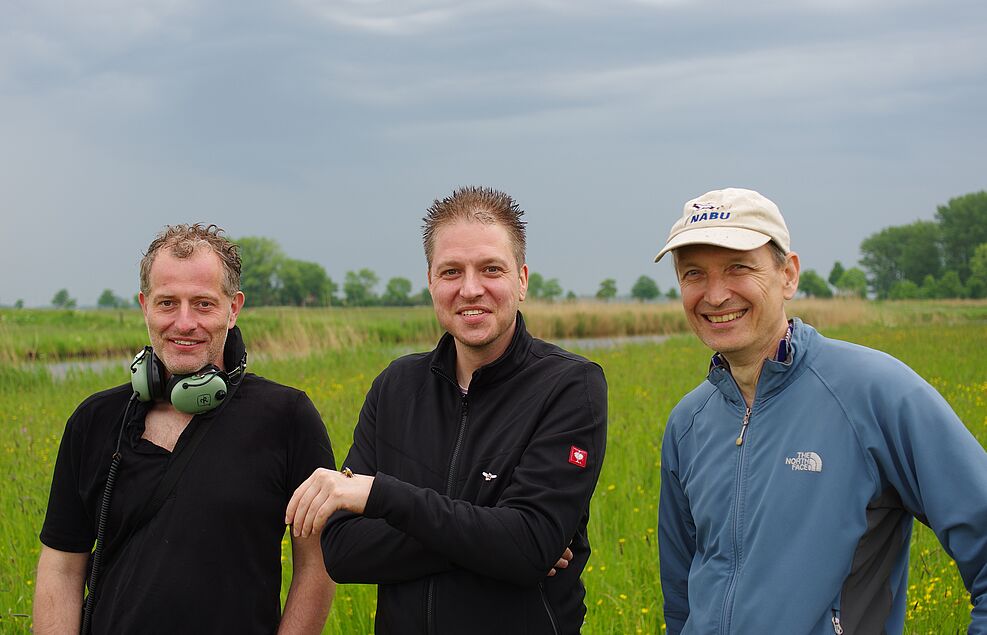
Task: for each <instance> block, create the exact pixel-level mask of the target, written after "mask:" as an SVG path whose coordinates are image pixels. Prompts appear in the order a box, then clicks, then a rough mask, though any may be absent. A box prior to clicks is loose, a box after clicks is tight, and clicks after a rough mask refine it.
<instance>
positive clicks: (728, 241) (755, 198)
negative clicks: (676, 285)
mask: <svg viewBox="0 0 987 635" xmlns="http://www.w3.org/2000/svg"><path fill="white" fill-rule="evenodd" d="M769 240H773V241H775V243H777V244H778V246H779V247H781V248H782V249H783V250H784V252H785V253H786V254H787V253H788V252H789V251H790V249H791V238H790V237H789V235H788V227H787V226H786V225H785V219H784V218H782V217H781V211H780V210H779V209H778V206H777V205H775V204H774V203H772V202H771V201H770V200H768V199H767V198H765V197H764V196H762V195H761V194H758V193H757V192H755V191H754V190H743V189H740V188H735V187H731V188H727V189H725V190H713V191H712V192H706V193H705V194H703V195H702V196H700V197H698V198H694V199H692V200H691V201H689V202H688V203H686V204H685V209H684V213H683V215H682V218H680V219H679V220H678V221H676V223H675V224H674V225H672V231H671V232H669V234H668V241H667V242H666V243H665V246H664V247H663V248H662V250H661V251H659V252H658V255H657V256H655V262H658V261H659V260H661V258H662V256H664V255H665V254H667V253H668V252H669V251H671V250H673V249H678V248H679V247H684V246H686V245H717V246H719V247H726V248H727V249H736V250H737V251H750V250H751V249H757V248H758V247H760V246H761V245H764V244H767V242H768V241H769Z"/></svg>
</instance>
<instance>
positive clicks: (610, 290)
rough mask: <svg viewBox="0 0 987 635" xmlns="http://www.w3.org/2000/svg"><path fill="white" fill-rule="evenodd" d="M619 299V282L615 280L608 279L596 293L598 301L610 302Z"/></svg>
mask: <svg viewBox="0 0 987 635" xmlns="http://www.w3.org/2000/svg"><path fill="white" fill-rule="evenodd" d="M615 297H617V281H616V280H614V279H613V278H607V279H606V280H604V281H603V282H601V283H600V288H599V290H597V292H596V298H597V299H598V300H604V301H609V300H612V299H613V298H615Z"/></svg>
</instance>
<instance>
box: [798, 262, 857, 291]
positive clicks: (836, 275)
mask: <svg viewBox="0 0 987 635" xmlns="http://www.w3.org/2000/svg"><path fill="white" fill-rule="evenodd" d="M844 271H846V270H845V269H844V268H843V263H842V262H840V261H839V260H837V261H836V262H834V263H833V268H832V269H831V270H830V272H829V277H828V278H826V280H827V281H828V282H829V283H830V284H831V285H833V286H834V287H835V286H836V283H837V282H839V280H840V278H842V277H843V272H844ZM800 282H801V281H800ZM800 286H801V285H800Z"/></svg>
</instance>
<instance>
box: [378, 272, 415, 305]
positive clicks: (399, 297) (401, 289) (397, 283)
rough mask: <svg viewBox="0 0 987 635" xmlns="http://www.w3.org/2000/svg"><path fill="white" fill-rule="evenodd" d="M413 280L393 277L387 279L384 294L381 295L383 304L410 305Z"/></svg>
mask: <svg viewBox="0 0 987 635" xmlns="http://www.w3.org/2000/svg"><path fill="white" fill-rule="evenodd" d="M410 293H411V280H408V279H407V278H391V279H390V280H388V281H387V286H386V287H385V289H384V295H383V296H381V298H380V302H381V304H384V305H387V306H408V305H409V304H411V298H409V297H408V295H409V294H410Z"/></svg>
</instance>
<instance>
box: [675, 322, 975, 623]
mask: <svg viewBox="0 0 987 635" xmlns="http://www.w3.org/2000/svg"><path fill="white" fill-rule="evenodd" d="M745 417H746V421H747V424H748V425H747V428H746V430H745V432H744V438H743V442H742V443H741V444H740V445H738V444H737V441H738V437H739V436H740V434H741V428H742V426H743V424H744V422H745ZM661 476H662V482H661V500H660V503H659V518H658V547H659V552H660V564H661V584H662V592H663V594H664V598H665V619H666V621H667V624H668V633H670V634H673V633H685V634H701V635H709V634H711V633H724V634H725V633H739V634H741V635H747V634H750V633H793V634H803V633H810V634H817V633H818V634H822V633H834V632H835V633H843V632H844V631H845V632H846V633H848V634H849V633H854V634H856V633H868V634H870V633H901V632H902V629H903V625H904V619H905V606H906V597H905V593H906V589H907V585H908V582H907V577H908V547H909V541H910V538H911V530H912V519H913V518H918V519H919V520H920V521H922V522H923V523H926V524H927V525H929V526H930V527H931V528H932V529H933V530H934V531H935V533H936V535H937V536H938V537H939V540H940V541H941V542H942V544H943V546H944V548H945V549H946V551H947V552H948V553H949V555H950V556H951V557H952V558H954V559H955V560H956V564H957V566H958V567H959V571H960V574H961V575H962V577H963V582H964V584H965V585H966V587H967V589H969V590H970V592H971V597H972V600H971V601H972V603H973V605H974V609H973V613H972V616H973V620H972V623H971V626H970V630H969V632H970V633H979V634H987V453H985V452H984V449H983V447H982V446H981V445H980V444H979V443H978V442H977V440H976V439H974V438H973V436H972V435H971V434H970V432H969V431H968V430H967V429H966V427H965V426H964V425H963V423H962V422H961V421H960V420H959V419H958V418H957V416H956V414H955V413H953V411H952V409H951V408H950V407H949V405H948V404H947V403H946V401H945V400H944V399H943V398H942V397H941V396H940V395H939V393H937V392H936V391H935V389H933V388H932V387H931V386H929V384H927V383H926V382H925V381H923V380H922V379H921V378H920V377H919V376H918V375H916V374H915V373H914V372H912V371H911V370H910V369H909V368H908V367H907V366H905V365H904V364H902V363H901V362H899V361H898V360H896V359H894V358H893V357H890V356H888V355H885V354H884V353H881V352H878V351H874V350H871V349H868V348H864V347H862V346H856V345H853V344H848V343H845V342H839V341H835V340H830V339H827V338H825V337H823V336H822V335H820V334H819V333H817V332H816V330H815V329H813V328H812V327H810V326H808V325H805V324H803V323H802V322H801V321H799V320H798V319H796V320H793V333H792V339H791V346H790V354H789V356H788V359H787V361H785V362H777V361H770V360H769V361H766V362H765V364H764V368H763V370H762V371H761V376H760V379H759V381H758V385H757V391H756V395H755V398H754V402H753V404H752V406H751V408H750V409H749V410H748V409H747V407H746V404H745V403H744V400H743V397H742V396H741V394H740V389H739V388H738V387H737V384H736V382H735V381H734V380H733V377H732V376H731V375H730V373H729V371H728V370H727V368H725V367H724V366H723V365H717V364H714V365H713V367H712V369H711V370H710V373H709V377H708V381H706V382H704V383H703V384H702V385H700V386H699V387H698V388H696V389H695V390H693V391H692V392H691V393H689V394H688V395H686V397H685V398H684V399H682V401H681V402H680V403H679V404H678V405H677V406H676V407H675V409H674V410H673V411H672V414H671V416H670V417H669V420H668V426H667V427H666V429H665V436H664V441H663V445H662V468H661Z"/></svg>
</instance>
